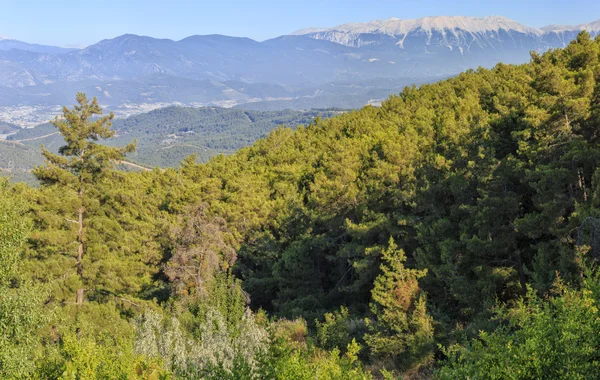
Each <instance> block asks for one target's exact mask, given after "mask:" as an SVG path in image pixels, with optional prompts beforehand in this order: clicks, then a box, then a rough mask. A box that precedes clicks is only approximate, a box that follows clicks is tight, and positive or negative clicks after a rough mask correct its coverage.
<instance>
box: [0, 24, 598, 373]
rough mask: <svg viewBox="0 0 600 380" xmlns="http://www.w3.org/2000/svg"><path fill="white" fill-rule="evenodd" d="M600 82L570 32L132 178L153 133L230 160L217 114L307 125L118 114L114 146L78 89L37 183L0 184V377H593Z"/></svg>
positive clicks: (588, 49) (193, 113) (188, 113)
mask: <svg viewBox="0 0 600 380" xmlns="http://www.w3.org/2000/svg"><path fill="white" fill-rule="evenodd" d="M599 84H600V38H596V39H592V38H591V37H590V35H589V34H588V33H586V32H582V33H580V34H579V35H578V36H577V39H576V40H575V41H574V42H572V43H570V44H569V45H568V46H567V47H565V48H564V49H556V50H552V51H550V52H546V53H544V54H537V53H535V52H534V53H532V55H531V60H530V62H529V63H528V64H523V65H507V64H498V65H496V66H495V67H494V68H491V69H486V68H479V69H477V70H469V71H467V72H464V73H462V74H460V75H458V76H456V77H453V78H450V79H447V80H444V81H440V82H437V83H433V84H428V85H423V86H421V87H418V88H417V87H416V86H413V87H407V88H405V89H404V90H403V91H402V92H401V93H400V94H398V95H395V96H392V97H390V98H389V99H388V100H386V101H385V102H383V104H382V105H381V107H372V106H367V107H364V108H362V109H360V110H356V111H351V112H342V113H340V114H338V115H336V116H334V117H330V118H327V119H326V118H319V119H316V120H314V121H313V122H312V123H310V124H308V125H306V126H301V127H298V128H297V129H295V130H294V129H291V128H277V129H275V130H273V131H271V132H270V133H268V135H267V136H266V137H264V138H261V139H259V140H257V141H255V142H254V143H253V144H251V145H250V146H248V147H245V148H242V149H240V150H238V151H237V152H236V153H233V154H230V155H219V156H216V157H212V158H211V159H209V160H208V161H207V162H205V163H198V162H196V160H195V159H194V158H193V157H192V158H188V159H185V160H184V162H183V163H182V164H181V165H180V166H179V167H178V168H168V169H165V170H149V171H141V172H123V171H119V170H115V169H114V168H113V167H112V165H113V164H114V163H115V161H123V160H124V159H129V158H130V157H129V156H127V155H130V154H131V153H130V152H131V146H128V147H127V146H123V144H122V143H123V142H125V141H129V140H125V139H123V137H122V136H124V135H125V134H126V133H128V134H130V136H129V135H128V137H133V136H134V135H135V136H142V135H143V134H144V133H145V131H146V128H143V127H142V125H144V124H147V123H150V124H149V125H150V126H151V128H150V129H149V130H150V131H152V133H155V135H154V134H152V135H151V137H152V136H164V134H168V135H167V137H168V139H169V140H173V141H167V142H164V141H161V142H160V143H161V144H162V143H165V144H172V143H176V142H177V143H178V141H179V139H181V140H184V141H187V140H185V139H186V138H187V135H186V134H187V132H189V131H190V129H191V130H194V131H206V133H208V132H210V133H212V134H213V135H214V136H215V137H214V138H213V139H212V140H203V141H204V143H206V144H214V145H212V146H214V147H226V145H223V144H225V143H224V142H223V141H222V140H221V139H220V138H219V136H220V133H222V132H224V131H227V130H228V129H227V128H229V125H230V124H229V122H228V120H230V121H231V123H234V122H235V123H240V122H242V120H245V119H249V121H247V123H248V130H251V129H252V128H253V127H252V126H253V125H254V123H256V125H257V126H258V125H262V124H261V123H263V122H264V123H265V124H264V125H265V126H266V125H267V124H268V123H274V122H275V121H276V120H277V121H280V120H290V119H291V120H299V118H302V117H305V116H301V115H298V114H296V113H284V114H281V113H253V112H249V111H243V110H235V109H234V110H219V109H201V110H189V109H181V108H175V109H166V110H161V111H156V114H154V115H150V116H147V117H146V116H144V117H142V118H141V119H139V120H138V119H135V118H133V119H129V120H127V121H123V122H122V123H123V124H122V126H121V127H120V128H121V129H120V130H119V129H118V128H117V134H118V135H120V136H116V138H115V141H119V139H123V140H121V144H119V148H115V147H114V146H107V145H103V144H98V143H97V139H99V138H108V137H110V135H111V131H110V129H109V128H108V127H107V125H106V122H107V121H108V120H107V119H102V118H100V119H98V118H90V116H91V115H96V116H98V114H99V112H100V106H99V104H98V103H97V102H96V101H91V102H90V100H89V99H88V98H87V97H86V96H85V95H84V94H81V93H80V94H78V95H77V102H78V103H77V104H78V105H77V106H76V107H74V108H67V109H65V111H64V113H65V116H66V117H67V121H65V122H63V123H61V124H60V129H61V131H62V133H63V135H64V136H65V141H66V145H65V146H64V147H63V148H62V149H61V150H60V152H61V153H62V154H63V155H58V154H53V153H52V152H50V151H46V152H44V154H45V156H46V158H47V159H48V164H47V165H46V166H44V167H41V168H38V169H36V171H35V174H36V176H37V177H38V178H39V180H40V184H41V186H40V188H37V189H36V188H31V187H28V186H26V185H24V184H16V185H14V186H9V185H8V184H7V183H6V182H5V181H0V220H1V221H3V222H2V223H0V242H7V243H5V244H2V245H0V253H2V254H0V291H2V292H3V293H2V294H7V295H8V296H9V297H2V298H0V311H2V312H0V322H2V323H3V326H7V327H6V328H5V329H6V333H5V334H3V335H0V343H2V344H0V355H4V356H0V357H2V358H3V359H2V360H0V371H5V373H7V374H9V375H10V376H6V377H9V378H10V377H21V378H31V377H33V378H61V377H64V376H66V375H69V376H70V377H73V378H77V376H79V375H80V374H82V373H85V374H86V375H89V376H92V377H93V378H128V377H135V376H137V377H141V378H148V379H151V378H161V377H162V378H182V379H186V378H203V379H239V378H267V379H281V380H287V379H302V380H304V379H306V380H309V379H315V378H324V379H335V380H354V379H359V380H362V379H364V380H372V379H379V378H406V379H430V378H433V379H507V378H511V379H523V380H525V379H536V378H550V379H572V378H576V379H587V378H598V377H600V363H598V360H597V356H598V352H600V334H599V332H600V291H599V289H600V268H599V261H598V260H599V257H600V244H599V242H598V239H597V237H598V231H599V230H600V219H599V217H600V169H599V167H600V144H599V142H600V129H599V128H598V126H599V125H600V103H598V99H599V98H600V85H599ZM286 112H289V111H286ZM312 112H316V113H318V111H312ZM329 112H335V111H329ZM161 113H165V115H167V116H168V117H166V120H168V121H169V122H164V123H155V124H151V122H152V121H153V120H156V119H157V118H159V117H160V114H161ZM286 115H287V116H286ZM308 115H310V113H309V114H308ZM262 116H264V119H261V117H262ZM215 120H216V121H215ZM219 120H225V121H226V122H219ZM261 120H262V121H261ZM209 122H210V123H212V124H210V123H209ZM198 123H200V124H198ZM202 123H206V125H204V124H202ZM188 128H189V129H188ZM27 132H29V131H27ZM24 133H25V131H24ZM179 134H181V135H179ZM198 134H200V133H198ZM140 138H141V137H140ZM23 140H24V139H23ZM115 141H112V142H111V144H112V143H114V142H115ZM149 141H155V140H153V139H152V138H151V139H150V140H149ZM234 141H235V140H234ZM243 141H245V140H243V139H240V140H239V142H240V143H242V142H243ZM101 142H102V143H105V141H101ZM167 146H168V145H167ZM131 157H132V158H135V156H134V155H131ZM5 316H8V317H5ZM17 338H18V339H17ZM13 352H20V353H21V354H20V356H18V357H15V356H14V355H11V353H13ZM5 363H6V364H5ZM65 374H66V375H65Z"/></svg>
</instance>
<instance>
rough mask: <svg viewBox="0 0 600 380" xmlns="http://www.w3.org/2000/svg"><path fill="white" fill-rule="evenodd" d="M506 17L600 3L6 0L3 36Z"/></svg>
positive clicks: (60, 41)
mask: <svg viewBox="0 0 600 380" xmlns="http://www.w3.org/2000/svg"><path fill="white" fill-rule="evenodd" d="M438 15H461V16H488V15H500V16H505V17H509V18H512V19H514V20H516V21H519V22H521V23H524V24H527V25H529V26H534V27H541V26H545V25H548V24H580V23H584V22H591V21H595V20H598V19H600V0H581V1H572V2H568V1H564V0H561V1H557V0H545V1H542V0H495V1H476V0H466V1H459V2H453V1H442V0H421V1H418V0H344V1H342V0H295V1H293V2H291V1H288V0H261V1H253V0H211V1H205V0H171V1H166V0H95V1H94V0H80V1H63V0H0V36H5V37H11V38H15V39H18V40H22V41H27V42H36V43H42V44H52V45H61V46H67V45H87V44H92V43H95V42H97V41H99V40H101V39H104V38H112V37H116V36H119V35H121V34H125V33H135V34H141V35H149V36H152V37H162V38H171V39H181V38H184V37H187V36H189V35H193V34H213V33H219V34H227V35H232V36H244V37H251V38H254V39H257V40H264V39H267V38H271V37H276V36H279V35H282V34H287V33H289V32H292V31H294V30H297V29H301V28H305V27H309V26H315V27H326V26H334V25H338V24H342V23H346V22H360V21H370V20H374V19H387V18H390V17H398V18H418V17H424V16H438Z"/></svg>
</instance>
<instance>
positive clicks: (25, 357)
mask: <svg viewBox="0 0 600 380" xmlns="http://www.w3.org/2000/svg"><path fill="white" fill-rule="evenodd" d="M25 210H26V208H25V205H24V204H23V203H22V202H20V201H19V200H18V199H15V198H14V197H12V196H11V194H10V193H9V191H8V184H7V181H6V180H5V179H2V178H0V376H1V377H2V378H4V379H25V378H28V377H30V376H31V374H32V373H33V371H34V368H35V361H34V360H35V353H36V351H37V348H38V346H39V343H40V342H39V339H38V336H37V335H36V332H37V329H39V328H40V327H41V326H42V324H43V322H44V317H45V316H44V314H43V312H42V310H41V309H42V308H43V306H42V301H43V289H40V287H39V286H36V285H34V284H32V283H31V282H30V281H28V280H27V279H26V278H22V277H21V276H20V273H19V269H20V259H21V253H22V251H21V248H22V244H23V243H24V240H25V237H26V234H27V233H28V232H29V229H30V221H29V220H28V219H26V218H24V212H25Z"/></svg>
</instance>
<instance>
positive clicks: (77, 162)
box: [34, 93, 135, 305]
mask: <svg viewBox="0 0 600 380" xmlns="http://www.w3.org/2000/svg"><path fill="white" fill-rule="evenodd" d="M76 99H77V103H78V104H77V105H75V106H74V107H73V108H72V109H69V108H67V107H64V108H63V117H62V118H58V117H57V118H56V119H55V120H54V121H53V122H52V124H53V125H54V126H55V127H56V128H57V129H58V130H59V132H60V134H61V135H62V136H63V138H64V140H65V143H66V144H65V145H64V146H62V147H60V149H59V150H58V153H59V154H54V153H52V152H50V151H49V150H47V149H46V148H45V147H44V146H42V154H43V156H44V158H45V160H46V166H41V167H38V168H36V169H35V170H34V174H35V176H36V177H37V178H38V179H39V180H40V182H41V184H42V186H43V187H44V186H57V187H59V188H60V189H61V190H62V191H64V192H66V193H71V194H74V195H75V197H74V198H73V199H74V202H76V203H77V204H76V207H74V211H75V215H73V219H67V221H68V222H71V223H74V224H76V226H77V233H76V243H77V252H76V270H77V276H78V277H79V280H80V284H81V286H80V287H79V288H78V289H77V295H76V300H75V302H76V304H77V305H81V304H82V303H83V300H84V292H85V288H84V287H83V286H84V284H85V277H84V269H85V261H84V257H85V249H86V247H85V241H86V224H87V221H86V212H87V209H88V207H89V206H90V204H93V203H94V201H95V198H96V197H97V194H95V191H94V189H95V186H96V184H97V183H98V182H99V181H100V180H102V178H103V177H104V176H105V175H106V174H107V173H108V172H109V171H110V170H111V169H112V168H113V166H114V164H115V163H116V162H119V161H121V160H123V159H124V157H125V154H126V153H129V152H132V151H134V150H135V142H134V143H133V144H129V145H127V146H126V147H124V148H114V147H108V146H105V145H101V144H98V143H97V141H98V140H99V139H108V138H111V137H112V136H113V135H114V133H115V132H114V131H113V130H111V129H110V127H111V125H112V123H111V122H112V120H113V119H114V114H112V113H111V114H110V115H107V116H101V115H102V114H103V112H102V108H101V107H100V105H99V104H98V100H97V99H96V98H94V99H93V100H92V101H91V102H90V101H89V100H88V98H87V96H86V95H85V94H83V93H78V94H77V97H76Z"/></svg>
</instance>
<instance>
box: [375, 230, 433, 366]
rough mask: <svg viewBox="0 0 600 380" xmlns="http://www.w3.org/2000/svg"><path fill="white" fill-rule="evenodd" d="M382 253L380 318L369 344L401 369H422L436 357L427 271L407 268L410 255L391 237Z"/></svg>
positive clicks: (378, 288) (378, 283)
mask: <svg viewBox="0 0 600 380" xmlns="http://www.w3.org/2000/svg"><path fill="white" fill-rule="evenodd" d="M373 251H380V252H381V256H382V260H383V264H382V265H381V271H382V273H381V274H380V275H379V276H378V277H377V278H376V279H375V283H374V287H373V291H372V296H373V302H372V303H371V311H372V312H373V314H374V315H375V317H376V323H375V325H374V331H373V332H372V333H370V334H367V335H366V336H365V341H366V342H367V344H368V345H369V347H370V348H371V350H372V351H373V353H374V354H375V356H377V357H379V358H382V359H384V360H391V362H392V363H393V364H394V365H396V366H397V367H398V368H399V369H402V370H407V369H411V368H418V367H419V366H420V365H422V364H424V363H425V362H426V361H427V360H429V359H431V357H432V352H433V351H432V350H433V320H432V318H431V317H430V316H429V315H428V314H427V309H426V302H425V295H424V293H423V292H422V291H421V289H420V288H419V282H418V280H419V278H421V277H423V276H425V274H426V271H421V270H416V269H409V268H405V267H404V262H405V261H406V256H405V255H404V252H403V251H402V250H399V249H398V246H397V245H396V243H395V242H394V239H393V238H390V241H389V244H388V247H387V249H385V250H384V249H381V248H374V249H373V250H372V252H370V254H373V253H374V252H373Z"/></svg>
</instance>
